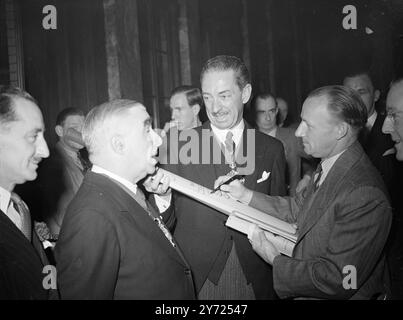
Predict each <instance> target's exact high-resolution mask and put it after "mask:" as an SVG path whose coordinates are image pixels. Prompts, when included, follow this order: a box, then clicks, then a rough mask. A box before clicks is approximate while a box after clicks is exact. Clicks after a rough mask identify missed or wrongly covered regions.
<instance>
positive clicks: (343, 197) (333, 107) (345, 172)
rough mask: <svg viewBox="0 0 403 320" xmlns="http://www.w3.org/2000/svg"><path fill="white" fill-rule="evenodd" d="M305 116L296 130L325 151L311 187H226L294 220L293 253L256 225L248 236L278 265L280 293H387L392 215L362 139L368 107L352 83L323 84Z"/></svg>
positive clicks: (313, 150) (314, 149) (309, 149)
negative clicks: (290, 191) (274, 193)
mask: <svg viewBox="0 0 403 320" xmlns="http://www.w3.org/2000/svg"><path fill="white" fill-rule="evenodd" d="M301 119H302V121H301V123H300V125H299V127H298V129H297V131H296V135H297V136H298V137H301V138H302V140H303V144H304V149H305V152H306V153H307V154H310V155H312V156H314V157H317V158H321V163H320V165H319V166H318V170H317V171H316V173H315V175H314V177H313V179H312V180H311V183H310V185H309V186H308V187H307V189H305V190H304V191H303V192H300V193H298V194H297V195H296V196H295V197H271V196H267V195H264V194H262V193H258V192H254V191H251V190H248V189H246V188H245V187H244V186H242V185H241V184H239V182H236V181H235V182H232V183H231V184H230V185H229V186H225V185H224V186H222V187H221V190H222V191H224V192H229V194H231V195H232V196H233V197H235V198H237V199H239V200H240V201H241V202H243V203H247V204H249V205H250V206H252V207H254V208H257V209H259V210H262V211H264V212H267V213H268V214H271V215H274V216H276V217H278V218H280V219H282V220H284V221H287V222H289V223H293V224H296V225H297V227H298V239H297V242H296V244H295V248H294V250H293V254H292V257H287V256H282V255H280V253H279V251H278V250H277V248H276V247H275V246H274V245H273V244H272V243H271V242H270V241H269V240H268V239H267V238H266V236H265V234H264V233H263V232H262V230H260V229H259V228H258V227H257V226H256V227H255V228H254V229H252V231H251V232H250V235H249V236H250V239H251V244H252V247H253V249H254V250H255V251H256V252H257V253H258V254H259V255H260V256H261V257H262V258H263V259H264V260H265V261H266V262H267V263H269V264H270V265H272V266H273V279H274V288H275V290H276V292H277V294H278V295H279V297H280V298H283V299H285V298H293V299H379V298H385V296H386V294H388V293H389V286H390V284H389V279H388V273H387V267H386V259H385V254H384V247H385V243H386V240H387V238H388V234H389V229H390V225H391V221H392V214H391V207H390V204H389V201H388V196H387V191H386V188H385V186H384V184H383V181H382V179H381V177H380V175H379V173H378V172H377V171H376V169H375V168H374V167H373V165H372V164H371V162H370V160H369V159H368V157H367V155H366V154H365V152H364V151H363V149H362V147H361V145H360V144H359V143H358V141H357V137H358V133H359V130H360V129H361V128H362V127H363V126H364V125H365V123H366V121H367V110H366V107H365V105H364V104H363V102H362V100H361V98H360V97H359V95H358V94H357V93H356V92H355V91H354V90H352V89H349V88H347V87H343V86H328V87H322V88H319V89H316V90H314V91H313V92H312V93H310V94H309V96H308V98H307V99H306V100H305V102H304V104H303V107H302V113H301ZM223 179H224V178H223V177H221V178H219V179H218V180H217V181H216V185H218V184H219V183H220V182H221V181H222V180H223Z"/></svg>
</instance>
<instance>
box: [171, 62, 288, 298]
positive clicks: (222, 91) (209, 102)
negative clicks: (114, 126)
mask: <svg viewBox="0 0 403 320" xmlns="http://www.w3.org/2000/svg"><path fill="white" fill-rule="evenodd" d="M201 87H202V92H203V98H204V102H205V106H206V111H207V115H208V118H209V120H210V121H208V122H206V123H204V124H203V125H202V126H201V127H198V128H195V129H193V130H185V131H182V132H181V133H180V134H179V140H180V141H179V142H180V143H179V148H178V149H176V148H175V146H174V142H175V141H178V140H177V139H171V137H168V139H167V140H168V141H170V143H169V148H168V157H169V160H168V164H167V165H165V166H164V168H165V169H167V170H168V171H171V172H174V173H176V174H178V175H180V176H182V177H185V178H187V179H189V180H191V181H194V182H196V183H198V184H201V185H203V186H205V187H207V188H212V187H213V184H214V181H215V179H216V178H217V177H218V176H220V175H223V174H227V173H229V172H230V171H231V172H235V171H239V172H243V173H244V174H245V175H246V177H245V185H246V186H248V187H249V188H251V189H254V190H258V191H260V192H264V193H267V194H272V195H284V194H285V158H284V148H283V146H282V144H281V142H280V141H278V140H276V139H274V138H272V137H269V136H266V135H264V134H263V133H261V132H258V131H256V132H255V130H253V129H252V128H251V127H250V126H249V125H248V124H247V123H246V122H245V121H244V120H243V108H244V104H245V103H247V102H248V100H249V98H250V95H251V90H252V88H251V85H250V81H249V74H248V70H247V69H246V66H245V65H244V63H243V62H242V61H241V60H240V59H238V58H236V57H231V56H217V57H215V58H212V59H210V60H209V61H207V63H206V64H205V66H204V68H203V70H202V73H201ZM171 140H172V141H171ZM176 147H177V146H176ZM189 147H190V154H189V159H188V158H186V157H187V155H188V153H187V152H185V150H188V149H187V148H189ZM174 149H175V150H174ZM173 150H174V151H173ZM173 155H175V156H173ZM188 160H190V161H188ZM189 162H190V163H189ZM174 201H175V208H176V215H177V224H176V229H175V238H176V239H177V240H178V242H179V244H180V246H181V247H182V248H183V251H184V253H185V256H186V258H187V259H188V260H189V263H190V265H191V267H192V270H193V272H194V277H195V283H196V290H197V293H198V297H199V299H255V298H257V299H269V298H273V297H274V295H275V294H274V291H273V288H272V285H271V284H272V274H271V267H270V266H268V265H267V264H265V263H264V261H262V260H261V259H260V258H259V257H258V256H257V255H256V254H255V253H254V252H253V250H251V248H250V246H249V243H248V240H247V238H246V237H245V236H244V235H243V234H241V233H238V232H236V231H233V230H231V229H228V228H226V227H225V225H224V223H225V221H226V218H227V217H226V216H225V215H223V214H222V213H220V212H218V211H216V210H214V209H212V208H209V207H208V206H206V205H203V204H201V203H198V202H196V201H194V200H192V199H190V198H188V197H186V196H184V195H182V194H178V193H175V194H174Z"/></svg>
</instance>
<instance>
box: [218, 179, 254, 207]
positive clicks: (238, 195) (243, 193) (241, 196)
mask: <svg viewBox="0 0 403 320" xmlns="http://www.w3.org/2000/svg"><path fill="white" fill-rule="evenodd" d="M242 179H243V176H242V175H235V176H233V177H228V176H221V177H218V178H217V180H216V181H215V182H214V190H213V191H216V192H219V193H220V194H221V195H222V196H224V197H227V198H230V197H231V198H234V199H235V200H238V201H240V202H242V203H245V204H248V203H249V202H250V200H251V199H252V195H253V192H252V190H249V189H247V188H246V187H245V186H244V185H243V183H242Z"/></svg>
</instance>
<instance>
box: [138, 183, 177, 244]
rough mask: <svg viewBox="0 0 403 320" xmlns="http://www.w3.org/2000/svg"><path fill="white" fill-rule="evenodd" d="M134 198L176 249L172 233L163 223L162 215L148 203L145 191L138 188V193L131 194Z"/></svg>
mask: <svg viewBox="0 0 403 320" xmlns="http://www.w3.org/2000/svg"><path fill="white" fill-rule="evenodd" d="M131 194H132V196H133V198H134V199H135V200H136V201H137V203H138V204H139V205H140V206H142V207H143V208H144V210H146V211H147V213H148V215H149V217H150V218H151V219H153V220H154V222H155V223H156V224H157V226H158V228H160V230H161V231H162V233H163V234H164V235H165V237H166V238H167V239H168V240H169V242H170V243H171V245H172V246H173V247H176V244H175V242H174V240H173V237H172V234H171V232H170V231H169V230H168V228H167V227H166V225H165V223H164V222H163V221H162V219H161V217H160V215H159V214H158V213H157V212H156V211H155V209H154V208H153V207H152V206H151V205H150V204H149V203H148V202H147V200H146V197H145V195H144V193H143V191H142V190H141V189H140V188H137V192H136V193H135V194H134V193H131Z"/></svg>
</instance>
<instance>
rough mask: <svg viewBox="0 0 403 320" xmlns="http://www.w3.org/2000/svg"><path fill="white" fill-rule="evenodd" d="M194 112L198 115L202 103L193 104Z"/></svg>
mask: <svg viewBox="0 0 403 320" xmlns="http://www.w3.org/2000/svg"><path fill="white" fill-rule="evenodd" d="M192 110H193V114H194V115H195V116H196V117H197V115H198V114H199V112H200V105H199V104H198V103H196V104H194V105H193V106H192Z"/></svg>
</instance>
